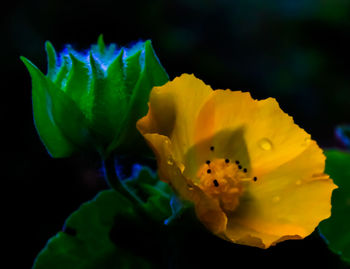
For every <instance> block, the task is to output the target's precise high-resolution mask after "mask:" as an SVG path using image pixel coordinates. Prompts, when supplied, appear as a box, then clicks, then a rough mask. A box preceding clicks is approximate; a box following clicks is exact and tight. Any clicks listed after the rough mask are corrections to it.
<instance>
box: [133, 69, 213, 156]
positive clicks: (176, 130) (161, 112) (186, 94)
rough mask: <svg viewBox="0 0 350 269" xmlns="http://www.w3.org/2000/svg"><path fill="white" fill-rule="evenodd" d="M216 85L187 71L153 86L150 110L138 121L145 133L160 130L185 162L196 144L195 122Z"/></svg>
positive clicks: (176, 153) (174, 151)
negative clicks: (188, 153)
mask: <svg viewBox="0 0 350 269" xmlns="http://www.w3.org/2000/svg"><path fill="white" fill-rule="evenodd" d="M211 92H212V89H211V88H210V87H209V86H207V85H205V84H204V83H203V82H202V81H201V80H200V79H197V78H195V76H194V75H189V74H183V75H181V76H180V77H177V78H175V79H174V80H173V81H171V82H168V83H167V84H165V85H164V86H162V87H155V88H153V90H152V92H151V95H150V101H149V111H148V114H147V116H146V117H144V118H142V119H141V120H139V121H138V123H137V128H138V129H139V131H140V132H141V133H142V134H145V133H158V134H161V135H164V136H167V137H168V138H169V139H170V141H171V143H172V150H173V155H174V158H175V159H176V160H178V161H179V162H183V157H184V155H185V153H186V152H187V150H188V149H189V147H191V146H192V145H193V144H194V125H195V121H196V119H197V117H198V113H199V111H200V108H201V107H202V104H203V103H205V102H206V100H207V99H208V98H209V95H210V93H211Z"/></svg>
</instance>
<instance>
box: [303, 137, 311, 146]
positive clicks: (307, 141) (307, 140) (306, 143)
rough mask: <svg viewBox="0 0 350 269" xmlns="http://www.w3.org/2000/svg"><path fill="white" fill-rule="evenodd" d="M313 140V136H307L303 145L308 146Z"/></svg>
mask: <svg viewBox="0 0 350 269" xmlns="http://www.w3.org/2000/svg"><path fill="white" fill-rule="evenodd" d="M310 142H311V138H310V137H305V139H304V143H303V144H302V146H308V145H309V144H310Z"/></svg>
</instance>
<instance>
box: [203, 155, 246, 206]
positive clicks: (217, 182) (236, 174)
mask: <svg viewBox="0 0 350 269" xmlns="http://www.w3.org/2000/svg"><path fill="white" fill-rule="evenodd" d="M252 181H253V180H252V178H248V177H247V173H246V172H245V173H244V172H243V171H242V168H239V167H238V166H237V164H236V163H235V162H230V161H229V159H214V160H212V161H211V162H210V169H208V165H207V163H203V165H201V167H200V168H199V170H198V172H197V185H198V186H199V187H200V188H201V189H202V190H203V191H204V192H205V193H206V194H208V195H209V196H211V197H212V198H214V199H216V200H217V201H218V202H219V204H220V206H221V208H222V209H223V210H224V211H225V212H232V211H234V210H235V209H236V208H237V206H238V205H239V197H240V196H241V195H242V193H243V191H244V188H245V186H246V185H247V184H250V182H252Z"/></svg>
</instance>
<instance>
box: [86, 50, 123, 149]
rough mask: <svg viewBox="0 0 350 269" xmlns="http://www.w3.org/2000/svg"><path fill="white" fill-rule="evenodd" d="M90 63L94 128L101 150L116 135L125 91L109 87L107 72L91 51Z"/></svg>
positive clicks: (92, 124)
mask: <svg viewBox="0 0 350 269" xmlns="http://www.w3.org/2000/svg"><path fill="white" fill-rule="evenodd" d="M90 64H91V69H92V82H91V88H90V92H91V95H93V106H92V122H91V126H92V129H93V130H94V131H95V132H96V133H97V137H98V138H99V143H100V145H101V150H102V149H103V148H105V147H106V145H107V144H108V143H109V142H110V141H112V139H113V138H114V137H115V134H116V129H117V127H118V125H119V124H120V123H118V125H117V126H115V122H116V121H118V120H119V121H121V120H122V119H121V118H120V117H119V118H117V119H116V118H115V117H118V116H120V115H119V113H120V111H119V104H120V103H121V100H122V99H123V93H122V92H119V90H118V89H115V88H112V87H109V86H110V85H109V83H108V79H107V74H106V73H105V71H104V70H103V69H102V67H101V64H100V63H99V62H98V61H97V60H96V59H95V58H94V56H93V55H92V53H91V52H90Z"/></svg>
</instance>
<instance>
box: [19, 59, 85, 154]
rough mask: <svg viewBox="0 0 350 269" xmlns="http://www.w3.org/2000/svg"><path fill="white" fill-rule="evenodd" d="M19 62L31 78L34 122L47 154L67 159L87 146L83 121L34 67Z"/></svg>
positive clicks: (66, 97)
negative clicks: (26, 69)
mask: <svg viewBox="0 0 350 269" xmlns="http://www.w3.org/2000/svg"><path fill="white" fill-rule="evenodd" d="M21 59H22V61H23V62H24V63H25V65H26V66H27V68H28V70H29V73H30V74H31V76H32V80H33V86H32V92H33V111H34V120H35V124H36V126H37V129H38V132H39V135H40V137H41V138H42V140H43V142H44V144H45V146H46V147H47V149H48V151H49V153H50V154H51V155H52V156H53V157H67V156H69V155H70V154H71V153H72V152H74V151H76V150H77V149H78V148H85V147H86V146H91V144H92V142H90V141H91V138H90V135H89V130H88V122H87V119H86V118H85V116H84V115H83V113H82V112H81V111H80V109H79V108H78V106H77V105H76V103H75V102H74V101H73V100H72V99H71V98H70V97H69V96H68V95H67V94H66V93H65V92H63V91H62V90H61V89H59V88H58V87H57V86H56V85H55V84H54V83H53V82H51V81H50V80H49V79H46V77H45V76H44V75H43V73H41V71H40V70H39V69H38V68H37V67H36V66H35V65H34V64H32V63H31V62H30V61H29V60H27V59H25V58H24V57H22V58H21ZM54 126H55V127H54ZM58 130H59V131H60V132H58ZM56 135H57V136H58V137H57V138H55V136H56ZM60 147H62V149H60Z"/></svg>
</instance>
